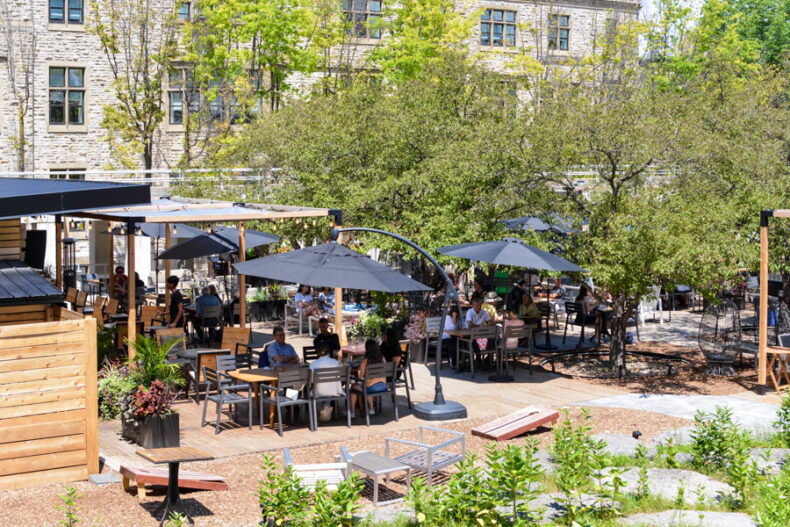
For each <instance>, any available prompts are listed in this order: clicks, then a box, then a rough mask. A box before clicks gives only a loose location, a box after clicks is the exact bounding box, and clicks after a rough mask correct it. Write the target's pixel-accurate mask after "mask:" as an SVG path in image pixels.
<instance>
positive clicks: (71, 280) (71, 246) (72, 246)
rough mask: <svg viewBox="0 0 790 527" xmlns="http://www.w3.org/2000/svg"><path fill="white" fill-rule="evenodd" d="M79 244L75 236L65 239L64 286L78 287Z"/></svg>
mask: <svg viewBox="0 0 790 527" xmlns="http://www.w3.org/2000/svg"><path fill="white" fill-rule="evenodd" d="M76 249H77V244H76V240H75V239H74V238H64V240H63V288H64V289H67V288H69V287H73V288H75V289H76V288H77V250H76Z"/></svg>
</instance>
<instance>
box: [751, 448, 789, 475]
mask: <svg viewBox="0 0 790 527" xmlns="http://www.w3.org/2000/svg"><path fill="white" fill-rule="evenodd" d="M766 453H767V455H766ZM788 457H790V448H754V449H752V455H751V459H753V460H754V461H756V462H757V468H758V469H759V470H760V472H761V473H762V474H771V475H772V474H778V473H779V472H781V471H782V468H783V467H784V466H785V464H786V463H787V458H788Z"/></svg>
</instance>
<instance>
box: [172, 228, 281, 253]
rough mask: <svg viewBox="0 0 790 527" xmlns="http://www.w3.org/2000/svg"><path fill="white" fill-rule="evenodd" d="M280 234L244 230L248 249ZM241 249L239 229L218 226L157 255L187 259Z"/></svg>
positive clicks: (276, 237) (268, 241)
mask: <svg viewBox="0 0 790 527" xmlns="http://www.w3.org/2000/svg"><path fill="white" fill-rule="evenodd" d="M279 239H280V237H279V236H277V235H274V234H269V233H268V232H260V231H247V230H245V231H244V241H245V247H247V248H248V249H250V248H252V247H258V246H259V245H266V244H269V243H274V242H276V241H278V240H279ZM238 250H239V230H238V229H236V228H234V227H217V228H216V229H214V230H213V231H212V232H204V233H203V234H202V235H200V236H195V237H194V238H192V239H189V240H186V241H183V242H181V243H179V244H176V245H174V246H172V247H170V248H169V249H167V250H165V251H162V253H160V254H159V256H157V258H158V259H160V260H185V259H187V258H199V257H201V256H212V255H215V254H225V253H235V252H237V251H238Z"/></svg>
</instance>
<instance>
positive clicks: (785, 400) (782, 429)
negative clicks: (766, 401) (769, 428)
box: [773, 394, 790, 448]
mask: <svg viewBox="0 0 790 527" xmlns="http://www.w3.org/2000/svg"><path fill="white" fill-rule="evenodd" d="M773 425H774V428H775V429H776V435H777V439H779V440H780V441H781V442H782V444H783V445H784V446H785V447H787V448H790V394H787V395H785V396H784V397H782V406H780V407H779V410H778V411H777V412H776V421H774V423H773Z"/></svg>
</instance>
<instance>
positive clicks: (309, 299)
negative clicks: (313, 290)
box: [294, 284, 320, 317]
mask: <svg viewBox="0 0 790 527" xmlns="http://www.w3.org/2000/svg"><path fill="white" fill-rule="evenodd" d="M294 306H296V311H297V312H298V313H301V314H302V315H304V316H306V317H309V316H311V315H318V314H319V311H320V310H319V309H318V304H316V303H315V302H313V295H311V294H310V286H309V285H306V284H305V285H300V286H299V291H298V292H297V293H296V295H295V296H294Z"/></svg>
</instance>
